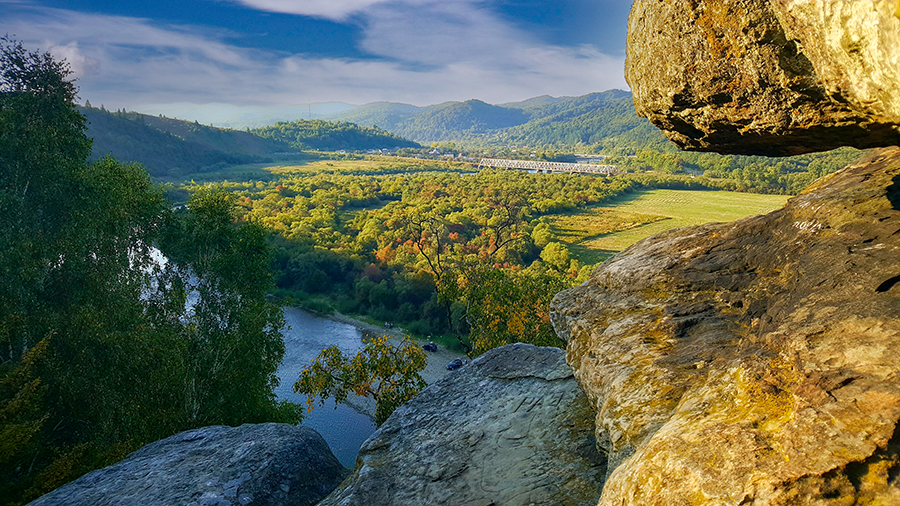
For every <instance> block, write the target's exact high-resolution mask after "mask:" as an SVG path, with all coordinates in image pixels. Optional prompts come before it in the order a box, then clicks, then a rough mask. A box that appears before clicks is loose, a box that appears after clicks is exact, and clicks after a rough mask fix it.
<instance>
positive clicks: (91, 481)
mask: <svg viewBox="0 0 900 506" xmlns="http://www.w3.org/2000/svg"><path fill="white" fill-rule="evenodd" d="M347 474H348V473H347V470H346V469H344V468H343V467H342V466H341V465H340V463H339V462H338V461H337V459H336V458H335V457H334V455H332V453H331V450H330V449H329V448H328V445H327V444H326V443H325V440H324V439H322V436H320V435H319V434H318V433H317V432H316V431H314V430H312V429H309V428H307V427H301V426H294V425H286V424H275V423H266V424H259V425H242V426H240V427H223V426H214V427H204V428H202V429H196V430H190V431H187V432H182V433H180V434H175V435H174V436H171V437H169V438H166V439H163V440H160V441H157V442H155V443H151V444H149V445H147V446H145V447H143V448H141V449H140V450H138V451H136V452H134V453H132V454H131V455H129V456H128V458H126V459H125V460H123V461H121V462H119V463H117V464H114V465H112V466H109V467H106V468H103V469H98V470H97V471H93V472H91V473H88V474H86V475H84V476H82V477H81V478H79V479H77V480H75V481H73V482H71V483H69V484H67V485H64V486H62V487H60V488H58V489H56V490H54V491H53V492H50V493H49V494H46V495H44V496H42V497H40V498H38V499H37V500H35V501H33V502H31V503H30V506H51V505H65V506H96V505H121V506H133V505H138V504H139V505H141V506H170V505H173V504H185V505H187V504H190V505H197V506H238V505H239V506H256V505H259V506H262V505H267V506H269V505H270V506H276V505H288V504H290V505H292V506H293V505H313V504H316V503H318V502H319V501H320V500H321V499H322V498H323V497H325V496H326V495H327V494H328V493H329V492H331V491H332V490H334V489H335V488H336V487H337V486H338V484H339V483H340V482H341V480H342V479H343V478H344V477H345V476H347Z"/></svg>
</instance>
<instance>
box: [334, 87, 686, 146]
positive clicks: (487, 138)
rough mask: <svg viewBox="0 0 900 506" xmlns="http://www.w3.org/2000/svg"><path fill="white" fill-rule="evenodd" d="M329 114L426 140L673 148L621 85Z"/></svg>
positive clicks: (361, 108)
mask: <svg viewBox="0 0 900 506" xmlns="http://www.w3.org/2000/svg"><path fill="white" fill-rule="evenodd" d="M325 118H326V119H330V120H338V121H350V122H353V123H356V124H358V125H364V126H378V127H379V128H382V129H384V130H387V131H390V132H393V133H395V134H397V135H399V136H401V137H405V138H407V139H412V140H415V141H418V142H422V143H432V142H449V141H453V142H463V143H471V144H477V145H488V146H489V145H508V144H516V145H529V146H543V147H552V148H556V149H560V148H568V149H576V148H578V147H581V149H593V150H594V151H599V150H605V151H612V152H619V151H621V152H628V153H631V152H634V151H635V150H637V149H639V148H646V147H647V146H652V147H653V148H655V149H662V150H669V149H671V147H670V146H669V142H668V140H666V139H665V137H664V136H663V135H662V133H661V132H659V130H658V129H657V128H656V127H654V126H652V125H651V124H650V122H649V121H647V120H645V119H643V118H640V117H638V116H637V114H636V113H635V111H634V105H633V103H632V98H631V93H629V92H627V91H622V90H610V91H605V92H600V93H591V94H588V95H582V96H579V97H551V96H547V95H543V96H540V97H534V98H530V99H528V100H524V101H521V102H508V103H505V104H500V105H491V104H487V103H485V102H482V101H480V100H467V101H465V102H445V103H442V104H436V105H431V106H427V107H417V106H414V105H410V104H400V103H392V102H375V103H371V104H366V105H363V106H359V107H357V108H355V109H351V110H347V111H343V112H340V113H337V114H332V115H329V116H326V117H325Z"/></svg>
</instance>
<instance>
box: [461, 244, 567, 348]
mask: <svg viewBox="0 0 900 506" xmlns="http://www.w3.org/2000/svg"><path fill="white" fill-rule="evenodd" d="M551 244H552V243H551ZM568 286H570V283H568V282H566V280H565V279H563V278H561V277H559V276H556V275H553V274H550V273H542V272H537V273H514V272H512V271H509V270H505V269H489V268H481V269H479V271H478V273H477V275H476V276H474V277H473V282H472V283H471V284H469V285H468V286H467V290H466V294H465V298H466V301H467V302H468V304H469V310H468V314H467V318H468V320H469V324H470V325H471V328H472V330H471V334H470V335H469V341H470V342H471V343H472V345H473V346H474V352H473V354H472V355H473V356H474V355H480V354H482V353H484V352H486V351H488V350H490V349H492V348H496V347H498V346H503V345H504V344H510V343H519V342H522V343H530V344H534V345H537V346H555V347H558V348H562V347H563V346H564V345H563V342H562V341H560V339H559V338H558V337H557V336H556V333H555V332H554V331H553V327H552V326H551V324H550V316H549V306H550V299H551V298H553V296H554V295H556V294H557V293H558V292H559V291H561V290H563V289H565V288H567V287H568Z"/></svg>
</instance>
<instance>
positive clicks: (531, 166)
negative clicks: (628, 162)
mask: <svg viewBox="0 0 900 506" xmlns="http://www.w3.org/2000/svg"><path fill="white" fill-rule="evenodd" d="M482 167H494V168H498V169H518V170H533V171H536V172H539V173H541V172H543V173H547V174H550V173H552V172H569V173H572V172H578V173H583V174H604V175H607V176H611V175H613V174H615V173H616V171H617V169H618V167H617V166H616V165H594V164H590V163H565V162H545V161H537V160H504V159H500V158H482V159H481V162H480V163H479V164H478V168H479V169H480V168H482Z"/></svg>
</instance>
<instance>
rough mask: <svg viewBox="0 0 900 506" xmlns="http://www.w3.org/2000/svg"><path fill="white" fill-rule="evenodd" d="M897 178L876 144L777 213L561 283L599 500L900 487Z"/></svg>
mask: <svg viewBox="0 0 900 506" xmlns="http://www.w3.org/2000/svg"><path fill="white" fill-rule="evenodd" d="M898 175H900V149H897V148H890V149H884V150H880V151H877V152H874V153H873V154H872V156H871V157H870V158H869V159H868V160H865V161H862V162H860V163H858V164H855V165H852V166H850V167H847V168H846V169H843V170H842V171H840V172H839V173H837V174H835V175H833V176H832V177H830V178H827V179H826V180H823V181H820V182H818V183H817V184H815V185H813V187H811V188H809V189H808V190H807V191H806V192H804V193H803V194H801V195H800V196H798V197H795V198H793V199H792V200H791V201H789V203H788V204H787V205H786V206H785V208H783V209H781V210H779V211H776V212H774V213H771V214H769V215H766V216H758V217H753V218H747V219H744V220H741V221H738V222H735V223H726V224H708V225H702V226H699V227H693V228H687V229H681V230H674V231H669V232H666V233H663V234H659V235H657V236H653V237H650V238H648V239H646V240H644V241H642V242H641V243H638V244H636V245H635V246H633V247H631V248H629V249H627V250H625V251H624V252H622V253H620V254H619V255H617V256H615V257H613V258H612V259H610V260H609V261H607V262H606V263H604V264H603V265H602V266H600V267H599V268H598V269H597V270H596V271H595V272H594V273H593V275H592V277H591V279H590V280H589V282H588V283H586V284H585V285H583V286H580V287H576V288H573V289H571V290H567V291H565V292H562V293H560V294H559V295H557V297H556V298H555V299H554V301H553V303H552V308H551V315H552V319H553V322H554V325H555V327H556V329H557V331H558V333H559V334H560V335H561V336H564V337H565V339H567V341H568V349H567V360H568V363H569V364H570V365H571V366H572V368H573V370H574V371H575V378H576V379H577V380H578V383H579V385H581V386H582V388H584V390H585V391H586V392H587V394H588V398H589V399H590V400H591V403H592V405H593V406H595V407H596V424H597V434H598V440H600V441H601V442H603V443H604V445H605V447H606V450H607V451H608V452H609V454H610V457H609V461H610V468H611V469H612V468H613V467H615V470H614V471H612V472H611V475H610V478H609V481H608V482H607V483H606V486H605V489H604V493H603V500H602V501H601V504H659V505H664V504H732V503H733V504H738V503H740V504H758V505H763V504H789V503H790V504H793V503H791V501H792V500H794V499H791V498H798V497H801V498H803V500H802V501H800V502H801V503H804V504H831V503H829V502H828V500H829V499H828V497H830V496H829V494H831V493H832V492H830V491H834V490H840V491H841V492H840V493H841V494H842V497H855V498H857V499H858V500H868V499H872V500H876V499H877V500H882V501H888V502H886V503H885V504H887V503H890V500H895V499H900V482H898V480H897V479H896V477H897V475H898V474H900V460H898V455H897V450H898V448H897V445H896V443H897V441H896V438H895V437H894V432H895V428H896V426H897V421H898V419H900V376H898V373H897V371H900V356H898V354H896V353H895V351H894V350H896V349H900V348H898V347H900V320H898V318H897V315H900V285H898V284H896V283H892V282H891V279H893V278H894V277H895V276H896V265H897V259H898V258H900V211H898V210H897V209H896V208H895V206H894V204H893V203H892V202H891V199H890V195H889V191H888V190H887V188H889V187H890V186H891V184H892V181H894V180H895V179H896V178H897V176H898ZM848 487H849V488H848ZM732 501H733V502H732ZM742 501H743V502H742Z"/></svg>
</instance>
